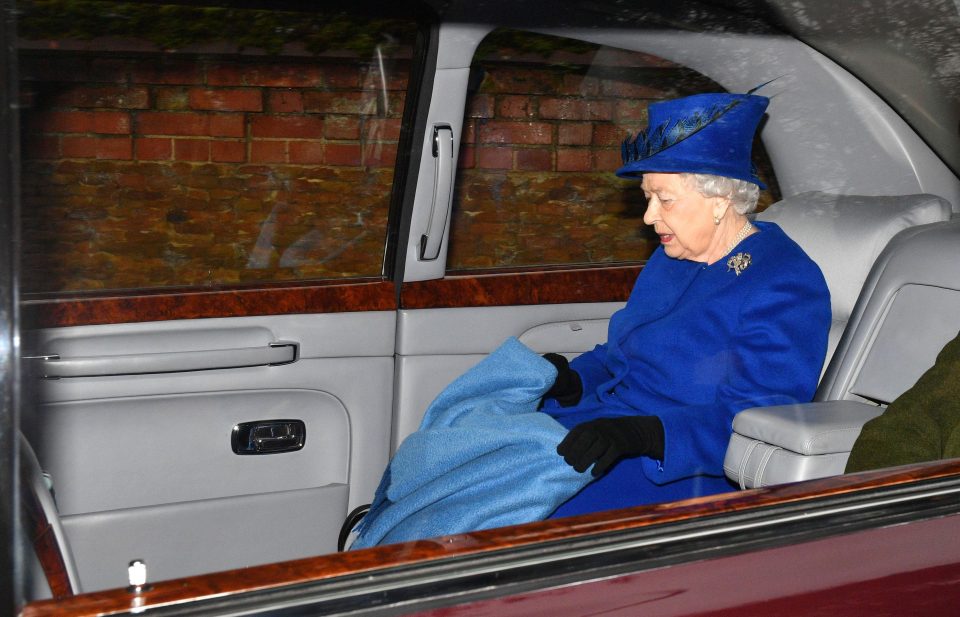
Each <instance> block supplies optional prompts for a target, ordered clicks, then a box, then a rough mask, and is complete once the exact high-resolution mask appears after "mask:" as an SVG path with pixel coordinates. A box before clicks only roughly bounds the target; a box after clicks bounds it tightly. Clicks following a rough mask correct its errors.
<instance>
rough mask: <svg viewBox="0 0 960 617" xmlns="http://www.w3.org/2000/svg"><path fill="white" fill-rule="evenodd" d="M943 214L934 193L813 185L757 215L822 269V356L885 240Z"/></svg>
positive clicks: (945, 207) (946, 213)
mask: <svg viewBox="0 0 960 617" xmlns="http://www.w3.org/2000/svg"><path fill="white" fill-rule="evenodd" d="M949 218H950V204H949V203H948V202H947V201H945V200H944V199H941V198H940V197H937V196H935V195H926V194H920V195H902V196H896V197H869V196H863V195H833V194H830V193H822V192H819V191H811V192H808V193H800V194H799V195H794V196H793V197H789V198H787V199H784V200H782V201H779V202H777V203H775V204H773V205H771V206H770V207H769V208H767V209H766V210H764V211H763V212H761V213H760V214H758V215H757V219H758V220H761V221H769V222H773V223H776V224H777V225H779V226H780V227H782V228H783V230H784V231H785V232H786V233H787V235H788V236H790V237H791V238H793V240H794V241H795V242H796V243H797V244H799V245H800V246H801V247H803V250H804V251H806V253H807V254H808V255H809V256H810V258H811V259H813V260H814V261H815V262H816V263H817V265H819V266H820V269H821V270H822V271H823V277H824V278H825V279H826V281H827V287H828V288H829V289H830V305H831V306H830V308H831V309H832V311H833V324H832V326H831V327H830V337H829V341H828V346H827V362H829V361H830V358H831V356H832V355H833V352H834V350H835V349H836V347H837V344H838V343H839V341H840V336H841V335H842V334H843V331H844V329H845V327H846V325H847V321H848V320H849V319H850V314H851V313H852V312H853V307H854V304H855V303H856V301H857V297H858V295H859V294H860V288H861V286H862V285H863V282H864V281H865V280H866V278H867V274H868V273H869V272H870V268H871V266H873V263H874V261H875V260H876V259H877V256H878V255H880V251H882V250H883V248H884V247H885V246H886V245H887V242H889V241H890V239H891V238H893V236H895V235H896V234H897V233H899V232H900V231H902V230H904V229H907V228H908V227H914V226H917V225H923V224H927V223H936V222H939V221H946V220H948V219H949Z"/></svg>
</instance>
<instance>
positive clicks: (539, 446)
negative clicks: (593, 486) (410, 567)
mask: <svg viewBox="0 0 960 617" xmlns="http://www.w3.org/2000/svg"><path fill="white" fill-rule="evenodd" d="M555 378H556V369H555V368H554V367H553V365H552V364H550V363H549V362H547V361H546V360H544V359H543V358H541V357H540V356H539V355H538V354H537V353H535V352H533V351H532V350H530V349H529V348H528V347H526V346H525V345H523V344H522V343H521V342H520V341H518V340H517V339H515V338H510V339H507V341H506V342H504V343H503V344H502V345H501V346H500V347H499V348H498V349H497V350H496V351H494V352H493V353H492V354H490V355H489V356H488V357H487V358H485V359H484V360H483V361H481V362H480V363H479V364H478V365H476V366H475V367H473V368H472V369H470V370H469V371H467V372H466V373H464V374H463V375H461V376H460V377H459V378H457V379H456V380H455V381H454V382H453V383H451V384H450V385H449V386H447V387H446V389H444V390H443V392H441V393H440V395H439V396H437V398H436V399H435V400H434V401H433V403H431V405H430V407H429V408H427V411H426V414H425V416H424V418H423V422H422V423H421V425H420V428H419V430H418V431H417V432H416V433H413V434H412V435H410V436H409V437H407V438H406V439H405V440H404V441H403V443H402V444H401V445H400V447H399V448H398V450H397V453H396V455H395V456H394V457H393V460H391V461H390V464H389V465H388V466H387V470H386V471H385V472H384V475H383V479H382V480H381V481H380V486H379V487H378V488H377V492H376V495H375V496H374V500H373V504H372V506H371V509H370V512H369V513H368V514H367V516H366V517H365V518H364V519H363V520H362V521H361V523H360V525H359V527H358V534H359V535H358V537H357V539H356V540H355V541H354V543H353V545H352V546H351V548H365V547H369V546H374V545H377V544H388V543H393V542H404V541H408V540H418V539H422V538H428V537H432V536H439V535H447V534H453V533H462V532H467V531H474V530H478V529H487V528H490V527H500V526H503V525H513V524H517V523H525V522H529V521H535V520H541V519H544V518H546V517H547V516H548V515H549V514H550V513H551V512H553V511H554V510H555V509H556V508H557V506H559V505H560V504H561V503H563V502H564V501H566V500H567V499H569V498H570V497H572V496H573V495H574V494H576V493H577V491H579V490H580V489H581V488H583V487H584V486H585V485H586V484H587V483H588V482H590V480H591V479H592V476H591V475H590V474H589V473H582V474H581V473H577V472H576V471H574V470H573V468H572V467H570V466H569V465H567V464H566V463H565V462H564V461H563V457H561V456H560V455H558V454H557V451H556V448H557V444H559V443H560V441H561V440H562V439H563V437H564V436H565V435H566V433H567V429H565V428H564V427H563V426H561V425H560V423H559V422H557V421H556V420H554V419H553V418H551V417H550V416H548V415H546V414H544V413H541V412H539V411H537V405H538V404H539V401H540V398H541V397H542V396H543V393H544V392H546V390H547V389H549V387H550V385H551V384H553V381H554V379H555Z"/></svg>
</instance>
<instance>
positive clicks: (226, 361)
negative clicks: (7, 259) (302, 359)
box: [31, 341, 300, 379]
mask: <svg viewBox="0 0 960 617" xmlns="http://www.w3.org/2000/svg"><path fill="white" fill-rule="evenodd" d="M299 354H300V345H299V344H298V343H292V342H289V341H277V342H275V343H270V344H269V345H267V346H265V347H242V348H238V349H204V350H199V351H174V352H163V353H144V354H121V355H110V356H79V357H73V358H61V357H60V356H59V355H56V354H50V355H45V356H36V357H33V358H31V359H33V360H35V361H38V364H39V368H38V371H39V373H40V376H41V377H44V378H48V379H56V378H60V377H104V376H109V375H144V374H149V373H179V372H186V371H204V370H214V369H229V368H245V367H250V366H276V365H280V364H290V363H292V362H296V361H297V359H298V357H299Z"/></svg>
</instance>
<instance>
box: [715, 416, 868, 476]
mask: <svg viewBox="0 0 960 617" xmlns="http://www.w3.org/2000/svg"><path fill="white" fill-rule="evenodd" d="M882 412H883V408H881V407H878V406H876V405H869V404H866V403H858V402H856V401H826V402H822V403H806V404H802V405H782V406H777V407H755V408H753V409H745V410H744V411H742V412H740V413H739V414H737V417H736V418H735V419H734V421H733V435H732V436H731V437H730V445H729V446H728V447H727V456H726V458H725V459H724V464H723V470H724V472H725V473H726V474H727V477H728V478H730V479H731V480H733V481H734V482H736V483H737V484H738V485H739V486H740V488H753V487H757V486H769V485H771V484H781V483H783V482H793V481H795V480H800V479H809V478H822V477H826V476H832V475H836V474H840V473H843V468H844V466H845V465H846V464H847V457H848V456H849V455H850V449H851V448H852V447H853V444H854V442H855V441H856V440H857V437H858V436H859V435H860V429H861V428H863V425H864V423H865V422H867V421H868V420H871V419H873V418H875V417H877V416H879V415H880V414H881V413H882Z"/></svg>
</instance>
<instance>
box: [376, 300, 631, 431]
mask: <svg viewBox="0 0 960 617" xmlns="http://www.w3.org/2000/svg"><path fill="white" fill-rule="evenodd" d="M621 306H622V303H616V302H609V303H604V302H598V303H584V304H549V305H544V306H519V307H471V308H462V309H424V310H404V311H400V316H399V319H398V322H397V323H398V333H399V334H400V336H399V341H400V342H399V345H398V349H397V397H396V410H395V414H394V439H393V449H394V450H395V449H396V448H397V447H398V446H399V445H400V443H401V442H402V441H403V439H404V438H405V437H406V436H407V435H409V434H410V433H412V432H413V431H415V430H416V429H417V427H418V426H419V425H420V421H421V420H422V419H423V413H424V412H425V411H426V409H427V407H428V406H429V405H430V403H431V401H433V399H434V398H435V397H436V396H437V394H439V393H440V392H441V390H443V388H444V387H445V386H446V385H447V384H449V383H450V382H452V381H453V380H454V379H456V378H457V377H458V376H459V375H462V374H463V373H464V372H466V371H467V370H468V369H470V368H471V367H473V366H474V365H475V364H477V363H478V362H480V360H482V359H483V358H485V357H486V356H487V354H489V353H490V352H492V351H493V350H494V349H496V348H497V347H499V346H500V344H502V343H503V342H504V340H506V339H507V338H508V337H511V336H512V337H517V338H518V339H519V340H520V341H521V342H522V343H524V344H526V345H527V346H528V347H530V348H531V349H533V350H534V351H536V352H538V353H546V352H550V351H552V352H555V353H563V354H566V355H568V356H569V357H574V356H576V355H579V354H581V353H583V352H585V351H589V350H591V349H593V347H594V346H596V345H597V344H599V343H602V342H604V341H605V340H606V336H607V322H608V321H609V317H610V315H611V314H612V313H613V312H614V311H616V310H617V309H618V308H620V307H621Z"/></svg>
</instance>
